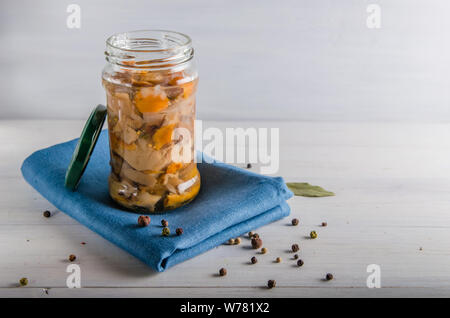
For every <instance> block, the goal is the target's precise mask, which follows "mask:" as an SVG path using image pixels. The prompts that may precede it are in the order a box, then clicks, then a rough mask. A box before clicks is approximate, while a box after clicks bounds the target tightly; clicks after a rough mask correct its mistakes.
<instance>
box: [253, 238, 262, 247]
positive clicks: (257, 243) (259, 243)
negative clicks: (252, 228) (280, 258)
mask: <svg viewBox="0 0 450 318" xmlns="http://www.w3.org/2000/svg"><path fill="white" fill-rule="evenodd" d="M262 244H263V242H262V240H261V239H260V238H252V247H253V249H255V250H256V249H258V248H261V246H262Z"/></svg>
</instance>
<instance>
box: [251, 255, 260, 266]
mask: <svg viewBox="0 0 450 318" xmlns="http://www.w3.org/2000/svg"><path fill="white" fill-rule="evenodd" d="M251 261H252V264H256V263H258V259H257V258H256V257H255V256H253V257H252V259H251Z"/></svg>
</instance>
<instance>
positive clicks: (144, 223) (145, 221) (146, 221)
mask: <svg viewBox="0 0 450 318" xmlns="http://www.w3.org/2000/svg"><path fill="white" fill-rule="evenodd" d="M138 224H139V225H140V226H142V227H144V226H148V225H149V224H150V217H148V216H147V215H141V216H140V217H138Z"/></svg>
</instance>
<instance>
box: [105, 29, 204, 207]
mask: <svg viewBox="0 0 450 318" xmlns="http://www.w3.org/2000/svg"><path fill="white" fill-rule="evenodd" d="M105 55H106V60H107V61H108V63H107V65H106V66H105V68H104V70H103V74H102V81H103V86H104V88H105V90H106V97H107V111H108V130H109V142H110V154H111V161H110V164H111V174H110V176H109V193H110V196H111V198H112V199H113V200H114V201H116V202H117V203H119V204H120V205H122V206H124V207H126V208H128V209H132V210H136V211H143V212H159V211H165V210H169V209H174V208H177V207H180V206H182V205H184V204H187V203H188V202H190V201H192V200H193V199H194V198H195V196H196V195H197V193H198V192H199V190H200V174H199V172H198V170H197V165H196V163H195V161H194V155H195V152H194V151H195V150H194V121H195V93H196V89H197V82H198V76H197V70H196V68H195V66H194V63H193V55H194V51H193V48H192V45H191V40H190V38H189V37H188V36H186V35H183V34H181V33H177V32H171V31H151V30H149V31H133V32H127V33H120V34H116V35H113V36H111V37H110V38H109V39H108V40H107V42H106V52H105Z"/></svg>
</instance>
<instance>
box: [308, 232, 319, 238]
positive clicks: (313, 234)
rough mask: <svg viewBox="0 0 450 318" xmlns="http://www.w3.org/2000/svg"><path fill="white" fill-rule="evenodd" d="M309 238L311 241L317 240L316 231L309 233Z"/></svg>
mask: <svg viewBox="0 0 450 318" xmlns="http://www.w3.org/2000/svg"><path fill="white" fill-rule="evenodd" d="M309 236H310V237H311V238H312V239H315V238H317V233H316V231H311V233H309Z"/></svg>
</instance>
